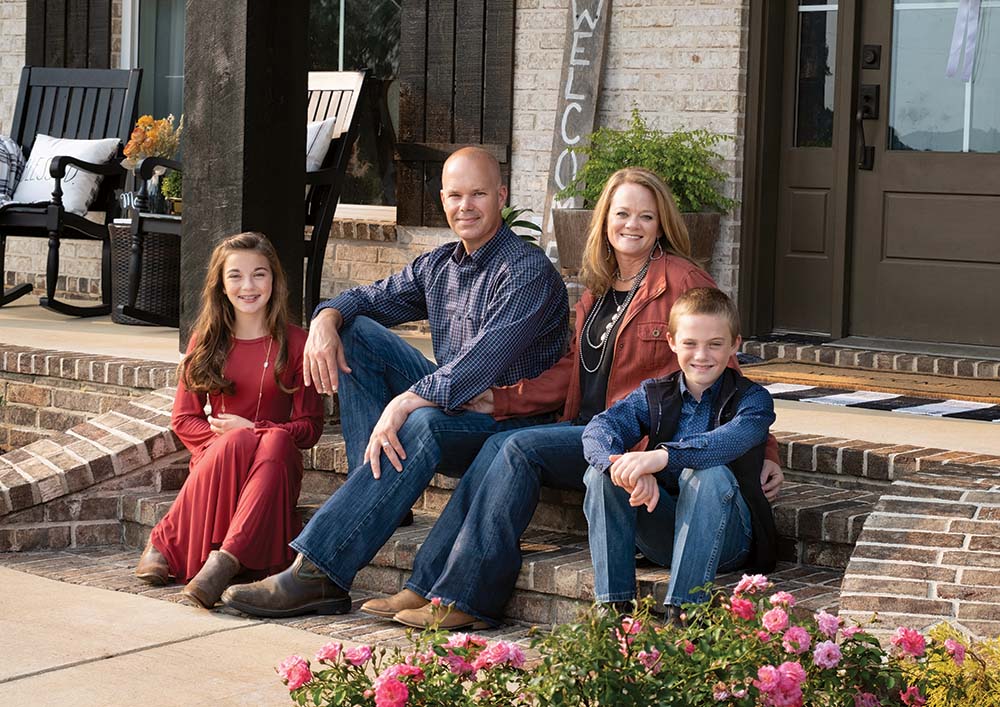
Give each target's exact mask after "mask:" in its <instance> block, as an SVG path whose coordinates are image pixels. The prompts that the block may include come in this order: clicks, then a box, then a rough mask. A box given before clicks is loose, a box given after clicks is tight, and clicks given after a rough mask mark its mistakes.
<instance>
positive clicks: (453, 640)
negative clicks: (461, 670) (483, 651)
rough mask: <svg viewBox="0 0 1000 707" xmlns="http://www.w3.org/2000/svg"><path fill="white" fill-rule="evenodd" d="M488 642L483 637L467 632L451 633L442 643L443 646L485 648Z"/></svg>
mask: <svg viewBox="0 0 1000 707" xmlns="http://www.w3.org/2000/svg"><path fill="white" fill-rule="evenodd" d="M488 643H489V641H487V640H486V639H485V638H482V637H480V636H474V635H472V634H469V633H453V634H451V637H450V638H449V639H448V642H447V643H445V644H444V646H445V648H473V647H477V648H485V647H486V645H487V644H488Z"/></svg>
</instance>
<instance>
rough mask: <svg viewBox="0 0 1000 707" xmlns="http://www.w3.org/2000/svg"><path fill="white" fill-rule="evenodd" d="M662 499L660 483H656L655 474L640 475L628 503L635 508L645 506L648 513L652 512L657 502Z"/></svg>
mask: <svg viewBox="0 0 1000 707" xmlns="http://www.w3.org/2000/svg"><path fill="white" fill-rule="evenodd" d="M659 500H660V485H659V484H658V483H656V477H655V476H648V475H647V476H640V477H639V480H638V481H636V483H635V488H633V489H632V494H631V495H630V496H629V498H628V505H630V506H632V507H633V508H638V507H639V506H645V507H646V511H647V512H648V513H652V512H653V509H654V508H656V504H657V503H658V502H659Z"/></svg>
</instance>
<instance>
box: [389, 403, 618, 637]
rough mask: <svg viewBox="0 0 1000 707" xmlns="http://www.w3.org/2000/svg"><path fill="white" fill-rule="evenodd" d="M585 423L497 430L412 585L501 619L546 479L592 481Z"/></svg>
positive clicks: (570, 485)
mask: <svg viewBox="0 0 1000 707" xmlns="http://www.w3.org/2000/svg"><path fill="white" fill-rule="evenodd" d="M583 429H584V428H583V427H582V426H579V425H572V424H570V423H568V422H561V423H555V424H551V425H540V426H537V427H531V428H528V429H520V430H514V431H510V432H501V433H499V434H495V435H493V436H492V437H490V439H489V441H487V442H486V444H485V445H483V448H482V450H481V451H480V452H479V454H478V455H477V456H476V459H475V461H474V462H473V463H472V466H470V467H469V469H468V471H466V472H465V475H464V476H463V477H462V480H461V481H460V482H459V484H458V488H456V489H455V490H454V492H452V496H451V500H450V501H448V505H447V506H446V507H445V509H444V512H443V513H441V517H440V518H438V521H437V523H436V524H435V525H434V528H433V529H432V530H431V533H430V535H428V536H427V540H425V541H424V544H423V546H422V547H421V548H420V551H419V552H418V553H417V556H416V558H415V560H414V563H413V576H412V577H411V578H410V581H409V582H407V583H406V586H407V588H409V589H411V590H413V591H414V592H416V593H417V594H420V595H422V596H424V597H427V598H432V597H440V598H441V600H442V601H443V603H445V604H454V605H455V606H456V608H458V609H459V610H460V611H463V612H465V613H467V614H471V615H472V616H475V617H477V618H479V619H482V620H485V621H488V622H490V623H494V624H495V623H497V622H498V620H499V619H500V617H502V616H503V608H504V605H505V604H506V603H507V599H508V598H510V594H511V592H512V591H513V590H514V584H515V582H516V581H517V575H518V573H519V572H520V570H521V548H520V544H519V541H520V538H521V534H522V533H523V532H524V529H525V528H527V527H528V523H529V522H530V521H531V516H532V515H533V514H534V512H535V506H536V505H537V504H538V495H539V490H540V488H541V486H542V485H543V484H544V485H545V486H550V487H556V488H563V489H579V490H583V488H584V486H583V473H584V471H585V470H586V468H587V462H586V461H584V458H583V441H582V438H583ZM632 557H633V555H632V554H630V555H629V558H630V559H631V558H632Z"/></svg>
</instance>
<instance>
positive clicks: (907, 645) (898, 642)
mask: <svg viewBox="0 0 1000 707" xmlns="http://www.w3.org/2000/svg"><path fill="white" fill-rule="evenodd" d="M890 640H891V642H892V645H894V646H896V647H897V648H899V650H901V651H902V652H903V653H905V654H906V655H911V656H913V657H914V658H919V657H920V656H922V655H923V654H924V650H925V649H926V648H927V641H925V640H924V637H923V636H922V635H920V632H919V631H914V630H913V629H912V628H906V627H905V626H900V627H899V628H897V629H896V633H895V634H893V636H892V638H891V639H890Z"/></svg>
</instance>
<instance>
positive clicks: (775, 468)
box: [760, 459, 785, 503]
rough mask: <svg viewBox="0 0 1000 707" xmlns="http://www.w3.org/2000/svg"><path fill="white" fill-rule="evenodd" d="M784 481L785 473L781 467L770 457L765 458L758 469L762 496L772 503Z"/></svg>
mask: <svg viewBox="0 0 1000 707" xmlns="http://www.w3.org/2000/svg"><path fill="white" fill-rule="evenodd" d="M784 483H785V475H784V473H783V472H782V471H781V467H780V466H779V465H778V464H776V463H775V462H773V461H771V460H770V459H765V460H764V466H763V467H762V468H761V470H760V487H761V488H762V489H763V490H764V496H766V497H767V500H768V501H770V502H771V503H774V501H775V500H776V499H777V498H778V495H779V494H780V493H781V485H782V484H784Z"/></svg>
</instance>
